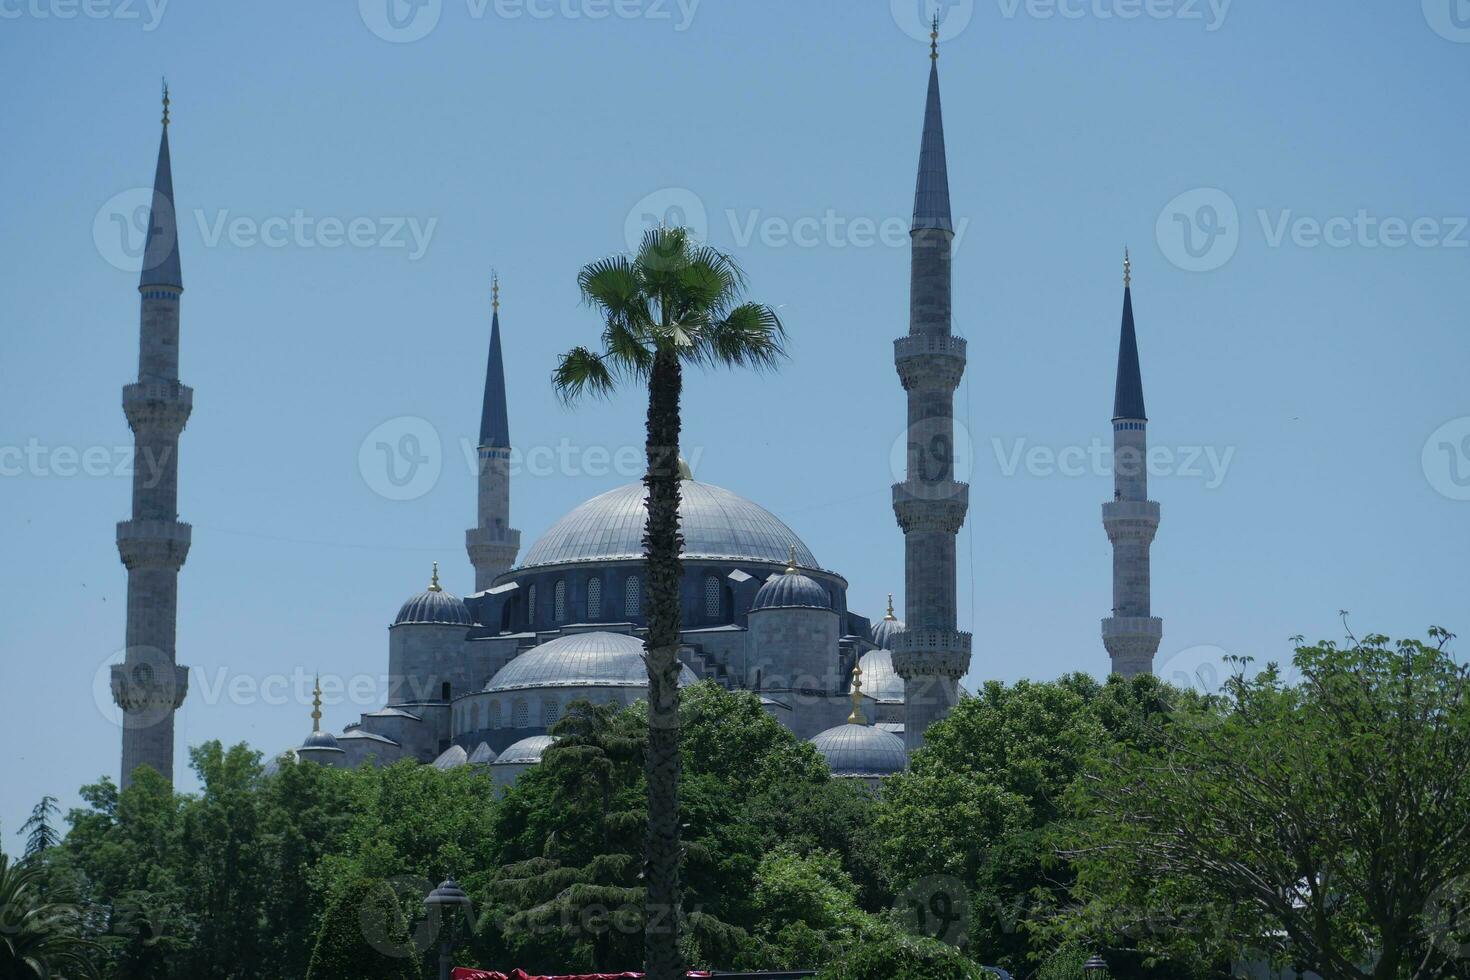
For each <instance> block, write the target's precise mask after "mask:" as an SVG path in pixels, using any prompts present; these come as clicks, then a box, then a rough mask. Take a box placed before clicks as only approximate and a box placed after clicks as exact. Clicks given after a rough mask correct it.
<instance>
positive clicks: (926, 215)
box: [912, 17, 954, 232]
mask: <svg viewBox="0 0 1470 980" xmlns="http://www.w3.org/2000/svg"><path fill="white" fill-rule="evenodd" d="M923 228H940V229H943V230H944V231H949V232H953V231H954V223H953V222H952V221H951V220H950V214H949V165H948V164H947V163H946V161H945V156H944V115H943V113H942V112H940V108H939V18H938V17H935V19H934V25H933V30H932V31H931V33H930V35H929V94H928V97H927V98H926V99H925V101H924V136H923V139H922V140H921V141H920V143H919V177H918V181H917V182H916V183H915V185H914V224H913V228H912V230H913V231H919V230H920V229H923Z"/></svg>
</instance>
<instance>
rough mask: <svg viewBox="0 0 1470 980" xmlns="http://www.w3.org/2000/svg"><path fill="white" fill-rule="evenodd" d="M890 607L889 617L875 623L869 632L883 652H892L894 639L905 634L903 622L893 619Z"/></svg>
mask: <svg viewBox="0 0 1470 980" xmlns="http://www.w3.org/2000/svg"><path fill="white" fill-rule="evenodd" d="M889 606H890V608H889V610H888V615H887V616H885V617H883V618H882V619H880V620H878V621H877V622H876V623H874V624H873V625H872V627H871V628H870V629H869V631H868V634H869V638H870V639H872V641H873V643H874V645H876V646H877V647H879V648H880V649H883V650H892V649H893V638H894V637H895V636H897V635H898V634H900V633H902V632H903V620H901V619H894V618H892V616H893V609H892V604H891V603H890V604H889Z"/></svg>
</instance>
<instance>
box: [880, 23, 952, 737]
mask: <svg viewBox="0 0 1470 980" xmlns="http://www.w3.org/2000/svg"><path fill="white" fill-rule="evenodd" d="M929 40H930V46H929V49H930V50H929V95H928V101H927V103H926V104H925V107H924V137H923V142H922V143H921V146H920V150H919V177H918V182H917V184H916V186H915V189H914V222H913V227H912V229H911V231H910V236H909V237H910V253H911V270H910V279H909V332H908V336H906V337H902V338H900V339H898V340H897V341H895V342H894V363H895V364H896V365H897V367H898V376H899V379H900V380H901V381H902V382H903V387H904V390H905V391H906V392H908V473H907V474H906V478H905V480H904V482H902V483H898V484H895V485H894V487H893V511H894V514H895V515H896V516H897V518H898V526H899V527H900V528H902V529H903V533H904V567H905V572H904V585H905V589H904V600H905V613H904V620H905V625H904V630H903V632H902V633H900V634H898V636H897V637H896V638H895V639H894V641H893V644H892V651H893V668H894V670H895V671H896V672H897V673H898V675H899V676H900V677H902V678H903V679H904V740H905V742H906V743H907V746H908V749H909V751H910V752H912V751H913V750H914V749H916V748H918V747H919V746H921V745H922V744H923V743H924V733H925V731H926V730H927V729H928V728H929V726H930V725H931V724H933V723H934V722H935V721H937V720H939V719H940V718H943V717H944V716H945V715H946V714H948V713H949V710H950V708H952V707H953V706H954V704H955V702H956V701H957V700H958V696H959V681H960V678H961V677H963V676H964V675H965V672H966V671H967V670H968V669H969V666H970V634H969V633H962V632H959V630H958V629H957V628H956V625H955V622H956V612H955V535H956V534H958V533H959V529H960V526H961V525H962V524H964V523H965V511H966V510H967V509H968V507H969V500H970V488H969V486H968V485H967V484H964V483H956V482H955V479H954V391H955V388H956V387H958V386H959V383H960V376H961V375H962V374H964V371H965V341H964V339H963V338H960V337H956V336H954V335H953V334H951V333H950V243H951V241H952V240H953V239H954V225H953V223H952V222H951V220H950V212H949V176H948V168H947V166H946V164H945V159H944V122H943V119H942V117H941V115H940V110H939V22H938V19H937V18H936V19H935V22H934V25H933V31H932V33H931V34H930V36H929Z"/></svg>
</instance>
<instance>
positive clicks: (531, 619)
mask: <svg viewBox="0 0 1470 980" xmlns="http://www.w3.org/2000/svg"><path fill="white" fill-rule="evenodd" d="M526 622H527V623H528V624H529V625H531V626H535V625H536V586H534V585H533V586H531V588H530V590H529V591H527V592H526Z"/></svg>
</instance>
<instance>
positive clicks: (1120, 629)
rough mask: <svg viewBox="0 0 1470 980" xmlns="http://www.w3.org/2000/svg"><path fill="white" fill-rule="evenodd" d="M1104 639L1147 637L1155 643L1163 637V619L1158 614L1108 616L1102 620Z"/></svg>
mask: <svg viewBox="0 0 1470 980" xmlns="http://www.w3.org/2000/svg"><path fill="white" fill-rule="evenodd" d="M1102 635H1103V639H1104V640H1113V639H1119V640H1128V639H1148V640H1153V641H1154V643H1155V645H1157V644H1158V641H1160V640H1162V639H1163V638H1164V621H1163V620H1162V619H1160V618H1159V617H1158V616H1109V617H1108V618H1107V619H1105V620H1103V621H1102Z"/></svg>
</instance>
